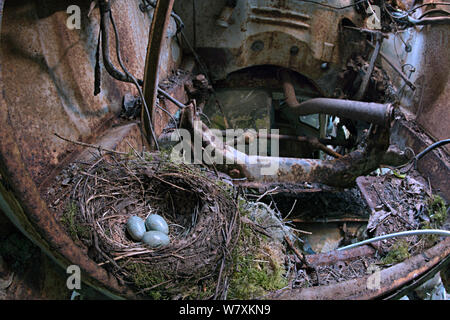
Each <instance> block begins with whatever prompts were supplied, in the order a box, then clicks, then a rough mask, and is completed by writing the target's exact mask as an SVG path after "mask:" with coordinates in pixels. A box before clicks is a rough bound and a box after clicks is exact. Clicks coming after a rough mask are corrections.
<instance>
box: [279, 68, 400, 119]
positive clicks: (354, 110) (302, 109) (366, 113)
mask: <svg viewBox="0 0 450 320" xmlns="http://www.w3.org/2000/svg"><path fill="white" fill-rule="evenodd" d="M280 76H281V81H282V82H283V87H284V94H285V96H286V104H287V105H288V106H289V108H290V109H291V111H292V112H293V113H294V114H295V115H296V116H302V115H308V114H315V113H321V114H329V115H335V116H338V117H341V118H342V117H343V118H349V119H354V120H361V121H366V122H369V123H374V124H378V125H381V126H390V123H391V121H392V112H393V108H392V106H391V105H390V104H380V103H374V102H361V101H352V100H343V99H330V98H313V99H309V100H306V101H304V102H302V103H299V102H298V100H297V97H296V96H295V89H294V85H293V83H292V79H291V75H290V72H289V71H288V70H281V72H280Z"/></svg>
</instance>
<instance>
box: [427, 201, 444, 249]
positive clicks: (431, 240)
mask: <svg viewBox="0 0 450 320" xmlns="http://www.w3.org/2000/svg"><path fill="white" fill-rule="evenodd" d="M427 214H428V217H429V218H430V221H424V222H422V224H421V229H424V230H426V229H439V228H440V227H442V225H443V224H444V223H445V221H446V220H447V206H446V203H445V200H444V199H442V198H441V197H440V196H438V195H433V196H432V197H431V198H430V199H428V203H427ZM422 238H423V239H425V242H426V245H427V246H432V245H433V244H435V243H436V242H438V241H439V236H438V235H434V234H430V235H424V236H422Z"/></svg>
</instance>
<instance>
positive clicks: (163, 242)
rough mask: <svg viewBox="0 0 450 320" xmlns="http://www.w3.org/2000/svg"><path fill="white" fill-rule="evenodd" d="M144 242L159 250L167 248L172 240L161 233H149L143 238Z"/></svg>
mask: <svg viewBox="0 0 450 320" xmlns="http://www.w3.org/2000/svg"><path fill="white" fill-rule="evenodd" d="M142 242H143V243H145V244H146V245H148V246H150V247H152V248H159V247H164V246H167V245H168V244H169V243H170V239H169V237H168V236H167V234H165V233H162V232H161V231H147V232H146V233H144V236H143V237H142Z"/></svg>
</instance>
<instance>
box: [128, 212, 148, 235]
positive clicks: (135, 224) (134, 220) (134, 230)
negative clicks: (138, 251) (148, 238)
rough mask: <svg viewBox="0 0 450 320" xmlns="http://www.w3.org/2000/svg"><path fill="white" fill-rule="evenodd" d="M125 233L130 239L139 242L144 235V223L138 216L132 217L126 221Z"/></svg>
mask: <svg viewBox="0 0 450 320" xmlns="http://www.w3.org/2000/svg"><path fill="white" fill-rule="evenodd" d="M127 231H128V233H129V234H130V236H131V238H133V240H136V241H140V240H141V239H142V237H143V236H144V233H145V231H146V230H145V222H144V220H142V219H141V218H139V217H138V216H132V217H130V218H129V219H128V221H127Z"/></svg>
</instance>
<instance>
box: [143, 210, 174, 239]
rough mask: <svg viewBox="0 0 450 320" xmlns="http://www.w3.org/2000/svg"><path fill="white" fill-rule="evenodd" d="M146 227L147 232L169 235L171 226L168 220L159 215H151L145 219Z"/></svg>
mask: <svg viewBox="0 0 450 320" xmlns="http://www.w3.org/2000/svg"><path fill="white" fill-rule="evenodd" d="M145 227H146V228H147V231H159V232H162V233H164V234H166V235H167V234H169V226H168V225H167V222H166V220H164V218H163V217H161V216H160V215H158V214H151V215H149V216H148V217H147V219H145Z"/></svg>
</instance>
